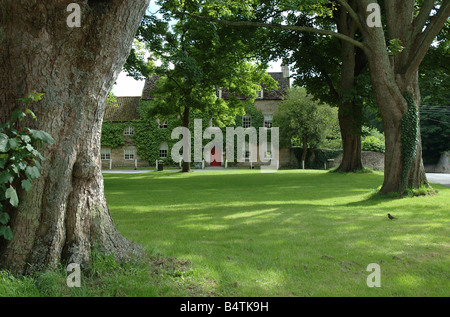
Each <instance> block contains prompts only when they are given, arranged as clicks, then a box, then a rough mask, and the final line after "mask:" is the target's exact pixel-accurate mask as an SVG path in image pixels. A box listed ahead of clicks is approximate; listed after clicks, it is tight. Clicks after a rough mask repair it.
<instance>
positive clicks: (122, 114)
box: [104, 97, 141, 122]
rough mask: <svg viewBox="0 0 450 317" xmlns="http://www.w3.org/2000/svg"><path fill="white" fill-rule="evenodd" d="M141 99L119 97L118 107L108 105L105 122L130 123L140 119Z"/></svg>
mask: <svg viewBox="0 0 450 317" xmlns="http://www.w3.org/2000/svg"><path fill="white" fill-rule="evenodd" d="M140 99H141V97H117V104H116V105H110V104H107V105H106V109H105V116H104V121H114V122H128V121H133V120H137V119H139V112H138V108H139V100H140Z"/></svg>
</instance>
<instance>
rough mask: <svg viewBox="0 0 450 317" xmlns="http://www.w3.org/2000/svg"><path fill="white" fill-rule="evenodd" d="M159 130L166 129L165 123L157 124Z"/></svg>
mask: <svg viewBox="0 0 450 317" xmlns="http://www.w3.org/2000/svg"><path fill="white" fill-rule="evenodd" d="M159 128H160V129H167V121H164V123H163V124H161V123H160V124H159Z"/></svg>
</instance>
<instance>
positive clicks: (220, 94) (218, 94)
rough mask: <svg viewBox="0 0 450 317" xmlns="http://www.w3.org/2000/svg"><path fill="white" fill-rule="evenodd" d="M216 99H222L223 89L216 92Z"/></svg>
mask: <svg viewBox="0 0 450 317" xmlns="http://www.w3.org/2000/svg"><path fill="white" fill-rule="evenodd" d="M216 97H217V98H222V89H217V90H216Z"/></svg>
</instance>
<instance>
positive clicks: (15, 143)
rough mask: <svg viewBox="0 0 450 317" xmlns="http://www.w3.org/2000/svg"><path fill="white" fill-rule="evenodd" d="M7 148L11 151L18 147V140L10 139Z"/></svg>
mask: <svg viewBox="0 0 450 317" xmlns="http://www.w3.org/2000/svg"><path fill="white" fill-rule="evenodd" d="M8 142H9V147H10V148H11V149H13V150H15V149H17V148H18V147H19V145H20V140H19V139H18V138H11V139H9V140H8Z"/></svg>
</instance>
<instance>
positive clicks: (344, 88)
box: [335, 7, 365, 173]
mask: <svg viewBox="0 0 450 317" xmlns="http://www.w3.org/2000/svg"><path fill="white" fill-rule="evenodd" d="M335 19H336V25H337V27H338V30H339V32H340V33H342V34H345V35H347V36H349V37H351V38H354V37H355V32H356V30H357V27H356V25H355V23H354V21H353V20H352V19H351V18H350V16H349V15H348V13H347V11H346V10H344V9H343V8H341V7H340V8H339V10H338V12H337V15H336V17H335ZM357 54H364V53H363V52H360V51H358V52H357V51H356V47H355V46H354V45H353V44H351V43H348V42H346V41H341V61H342V65H341V84H340V96H339V100H340V104H339V113H338V117H339V127H340V131H341V137H342V149H343V155H342V161H341V164H340V165H339V167H338V168H337V169H336V171H337V172H344V173H348V172H355V171H358V170H360V169H362V168H363V164H362V157H361V132H362V130H361V127H362V107H361V105H358V104H356V103H355V102H354V100H352V98H350V97H349V96H348V94H349V93H352V92H353V90H354V88H355V80H356V77H357V76H358V75H359V73H360V72H361V71H362V69H363V68H364V66H361V65H357V63H358V64H361V59H358V60H357ZM364 64H365V63H364Z"/></svg>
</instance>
